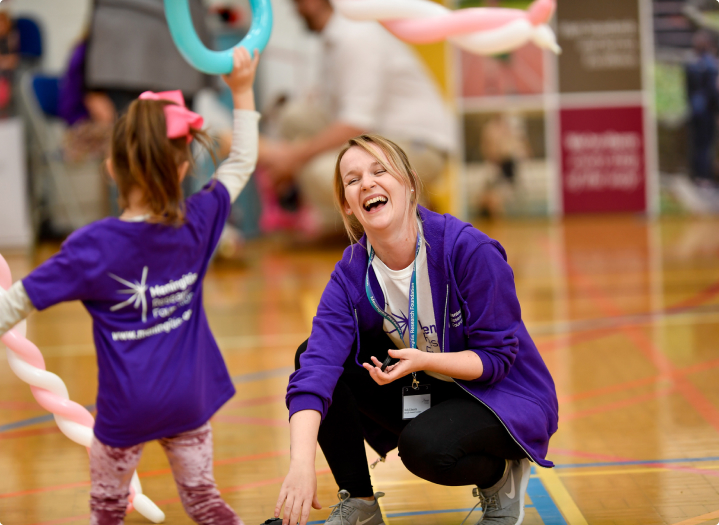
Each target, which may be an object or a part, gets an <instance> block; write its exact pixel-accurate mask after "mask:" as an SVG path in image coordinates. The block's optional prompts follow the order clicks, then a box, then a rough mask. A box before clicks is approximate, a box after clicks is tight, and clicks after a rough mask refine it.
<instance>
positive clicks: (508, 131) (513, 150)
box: [479, 113, 530, 217]
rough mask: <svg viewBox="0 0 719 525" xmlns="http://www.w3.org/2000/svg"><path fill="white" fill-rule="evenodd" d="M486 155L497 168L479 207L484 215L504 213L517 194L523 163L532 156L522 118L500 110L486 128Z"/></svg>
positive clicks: (482, 139)
mask: <svg viewBox="0 0 719 525" xmlns="http://www.w3.org/2000/svg"><path fill="white" fill-rule="evenodd" d="M479 147H480V151H481V153H482V157H484V159H485V160H486V161H487V162H489V163H491V164H492V165H493V166H494V167H495V173H494V174H492V176H491V178H490V180H489V181H488V182H487V186H486V187H485V189H484V191H483V192H482V194H481V197H480V203H479V209H480V213H481V215H482V216H484V217H496V216H498V215H502V214H504V211H505V203H506V202H507V201H508V200H510V199H512V197H513V196H514V189H515V184H516V180H517V171H518V169H519V163H520V162H521V161H522V160H524V159H526V158H527V157H529V156H530V148H529V143H528V140H527V135H526V131H525V129H524V126H523V123H522V118H521V117H520V116H519V115H516V114H510V113H497V114H496V115H494V116H492V117H491V118H490V119H489V120H488V121H487V123H486V124H485V125H484V126H483V127H482V134H481V137H480V144H479Z"/></svg>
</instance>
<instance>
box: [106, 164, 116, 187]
mask: <svg viewBox="0 0 719 525" xmlns="http://www.w3.org/2000/svg"><path fill="white" fill-rule="evenodd" d="M105 169H106V170H107V174H108V175H110V178H111V179H112V180H113V181H115V182H117V178H116V177H115V167H114V166H113V165H112V159H107V160H106V161H105Z"/></svg>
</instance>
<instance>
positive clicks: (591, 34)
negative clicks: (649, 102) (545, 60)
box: [556, 0, 642, 93]
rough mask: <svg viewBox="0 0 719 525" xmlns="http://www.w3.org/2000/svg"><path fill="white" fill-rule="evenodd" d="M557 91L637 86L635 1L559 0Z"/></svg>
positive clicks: (639, 86) (631, 88) (632, 88)
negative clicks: (559, 50)
mask: <svg viewBox="0 0 719 525" xmlns="http://www.w3.org/2000/svg"><path fill="white" fill-rule="evenodd" d="M556 16H557V42H558V43H559V45H560V46H561V48H562V54H561V55H559V91H560V93H577V92H597V91H640V90H641V89H642V70H641V48H640V41H641V40H640V37H639V35H640V23H639V2H638V1H637V0H602V1H601V2H596V1H592V0H559V1H558V2H557V15H556Z"/></svg>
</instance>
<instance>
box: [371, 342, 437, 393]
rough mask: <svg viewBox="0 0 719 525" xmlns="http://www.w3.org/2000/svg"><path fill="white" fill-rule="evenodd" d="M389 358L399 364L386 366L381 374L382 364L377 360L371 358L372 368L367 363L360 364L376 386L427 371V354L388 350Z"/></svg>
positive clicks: (406, 349) (418, 351)
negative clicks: (413, 373) (397, 360)
mask: <svg viewBox="0 0 719 525" xmlns="http://www.w3.org/2000/svg"><path fill="white" fill-rule="evenodd" d="M387 353H388V354H389V355H390V357H393V358H394V359H399V363H395V364H393V365H390V366H388V367H387V368H386V369H385V371H384V372H382V370H381V369H382V363H381V362H380V360H379V359H377V358H376V357H374V356H372V362H373V363H374V366H372V365H371V364H369V363H362V366H363V367H365V368H366V369H367V370H368V371H369V375H371V376H372V379H374V380H375V382H376V383H377V384H378V385H386V384H388V383H391V382H392V381H394V380H396V379H399V378H401V377H404V376H406V375H407V374H411V373H412V372H419V371H420V370H426V369H427V355H428V354H427V353H426V352H422V351H420V350H417V349H415V348H404V349H402V350H389V351H388V352H387Z"/></svg>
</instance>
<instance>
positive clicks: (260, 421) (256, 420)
mask: <svg viewBox="0 0 719 525" xmlns="http://www.w3.org/2000/svg"><path fill="white" fill-rule="evenodd" d="M212 421H213V422H215V421H216V422H218V423H238V424H241V425H261V426H265V427H289V426H290V423H289V421H287V420H286V419H270V418H266V417H250V416H232V415H229V414H228V415H222V414H218V415H216V416H215V417H213V418H212Z"/></svg>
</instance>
